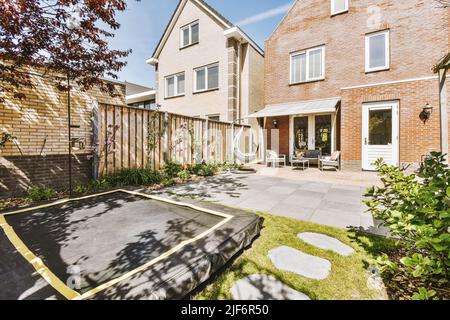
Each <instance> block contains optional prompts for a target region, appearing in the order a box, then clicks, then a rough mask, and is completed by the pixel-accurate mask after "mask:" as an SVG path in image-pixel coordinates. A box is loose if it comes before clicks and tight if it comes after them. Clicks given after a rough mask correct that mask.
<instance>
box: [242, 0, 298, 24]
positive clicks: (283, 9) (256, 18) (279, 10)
mask: <svg viewBox="0 0 450 320" xmlns="http://www.w3.org/2000/svg"><path fill="white" fill-rule="evenodd" d="M291 7H292V2H290V3H287V4H284V5H282V6H279V7H276V8H273V9H269V10H267V11H264V12H261V13H258V14H255V15H253V16H251V17H248V18H245V19H243V20H241V21H239V22H237V23H236V24H237V25H238V26H247V25H249V24H254V23H257V22H260V21H263V20H266V19H269V18H272V17H275V16H278V15H281V14H285V13H287V12H288V11H289V9H291Z"/></svg>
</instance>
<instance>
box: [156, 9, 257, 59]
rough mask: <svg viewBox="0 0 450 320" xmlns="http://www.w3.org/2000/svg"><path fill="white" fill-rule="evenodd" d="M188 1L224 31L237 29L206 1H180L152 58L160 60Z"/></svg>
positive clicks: (251, 42) (255, 47)
mask: <svg viewBox="0 0 450 320" xmlns="http://www.w3.org/2000/svg"><path fill="white" fill-rule="evenodd" d="M188 1H191V2H192V3H194V4H196V5H197V6H198V7H199V8H200V9H202V10H203V11H204V12H205V13H206V14H208V15H209V16H211V18H213V19H214V20H216V22H217V23H219V24H221V25H222V27H223V28H224V30H227V29H230V28H233V27H236V26H235V25H234V24H233V23H232V22H230V21H229V20H228V19H226V18H225V17H224V16H222V15H221V14H220V13H219V12H218V11H217V10H215V9H214V8H213V7H211V5H209V4H208V3H207V2H206V1H203V0H180V1H179V3H178V5H177V7H176V9H175V11H174V12H173V14H172V17H171V18H170V20H169V23H168V24H167V26H166V28H165V30H164V32H163V34H162V36H161V38H160V39H159V42H158V45H157V46H156V48H155V50H154V51H153V55H152V58H158V56H159V54H160V53H161V50H162V48H163V47H164V44H165V42H166V40H167V38H168V36H169V34H170V33H171V32H172V29H173V28H174V26H175V23H176V21H177V20H178V17H179V16H180V14H181V12H182V11H183V9H184V6H185V5H186V3H187V2H188ZM244 34H245V33H244ZM246 37H247V38H249V37H248V36H247V35H246ZM249 39H250V38H249ZM250 40H251V39H250ZM249 43H250V45H251V46H252V47H254V49H256V50H257V51H258V52H259V53H261V52H262V54H263V53H264V51H263V50H262V49H261V48H260V47H259V46H258V45H257V44H256V43H255V42H254V41H253V40H251V41H249ZM149 60H150V59H149Z"/></svg>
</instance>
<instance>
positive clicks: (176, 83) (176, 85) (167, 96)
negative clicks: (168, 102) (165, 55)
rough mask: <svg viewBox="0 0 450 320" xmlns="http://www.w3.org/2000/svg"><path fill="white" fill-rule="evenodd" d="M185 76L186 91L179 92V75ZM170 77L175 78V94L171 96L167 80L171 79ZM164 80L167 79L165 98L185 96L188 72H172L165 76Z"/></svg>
mask: <svg viewBox="0 0 450 320" xmlns="http://www.w3.org/2000/svg"><path fill="white" fill-rule="evenodd" d="M182 75H183V76H184V91H183V92H179V91H178V89H179V88H178V77H179V76H182ZM170 78H174V85H173V86H174V90H173V91H174V95H173V96H169V86H168V85H167V81H168V80H169V79H170ZM164 81H165V90H164V91H165V98H166V99H168V98H175V97H181V96H184V95H185V93H186V74H185V72H179V73H176V74H172V75H170V76H167V77H165V78H164Z"/></svg>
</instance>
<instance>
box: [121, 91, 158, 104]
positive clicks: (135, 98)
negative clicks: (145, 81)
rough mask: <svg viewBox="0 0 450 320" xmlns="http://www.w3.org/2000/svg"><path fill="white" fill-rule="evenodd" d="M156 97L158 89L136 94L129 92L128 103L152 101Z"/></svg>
mask: <svg viewBox="0 0 450 320" xmlns="http://www.w3.org/2000/svg"><path fill="white" fill-rule="evenodd" d="M155 98H156V90H148V91H144V92H140V93H135V94H131V95H129V94H127V96H126V103H127V104H130V103H138V102H145V101H152V100H155Z"/></svg>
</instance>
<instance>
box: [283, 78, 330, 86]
mask: <svg viewBox="0 0 450 320" xmlns="http://www.w3.org/2000/svg"><path fill="white" fill-rule="evenodd" d="M322 80H325V77H321V78H315V79H308V80H305V81H299V82H291V83H289V85H290V86H295V85H299V84H305V83H311V82H317V81H322Z"/></svg>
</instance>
